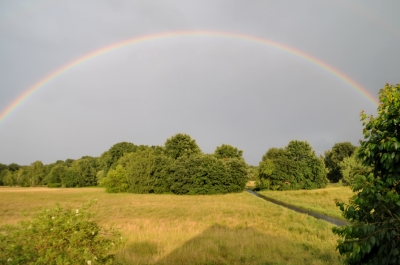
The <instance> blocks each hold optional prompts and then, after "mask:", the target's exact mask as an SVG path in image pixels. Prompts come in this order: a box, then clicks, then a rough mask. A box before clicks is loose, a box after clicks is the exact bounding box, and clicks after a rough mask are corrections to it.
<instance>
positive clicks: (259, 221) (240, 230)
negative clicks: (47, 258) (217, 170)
mask: <svg viewBox="0 0 400 265" xmlns="http://www.w3.org/2000/svg"><path fill="white" fill-rule="evenodd" d="M300 192H301V191H300ZM299 197H301V196H299ZM91 199H97V200H98V203H97V204H96V205H94V206H92V208H91V210H93V211H96V212H98V216H99V219H100V220H101V224H103V225H111V224H115V225H116V226H117V227H119V228H120V230H121V232H122V234H123V236H124V237H126V238H127V244H126V247H125V248H124V249H122V250H121V251H120V252H119V253H118V260H119V261H120V262H123V263H124V264H260V265H261V264H341V263H342V260H341V258H340V255H339V254H338V252H337V251H336V250H335V247H336V240H337V237H336V236H335V235H333V233H332V232H331V229H332V227H333V225H331V224H329V223H326V222H324V221H321V220H316V219H314V218H312V217H309V216H307V215H302V214H298V213H295V212H293V211H291V210H288V209H285V208H283V207H280V206H277V205H274V204H272V203H269V202H267V201H264V200H262V199H259V198H256V197H255V196H253V195H251V194H249V193H247V192H242V193H236V194H227V195H212V196H210V195H206V196H195V195H190V196H181V195H179V196H178V195H169V194H165V195H154V194H143V195H142V194H128V193H124V194H108V193H106V192H105V191H104V189H103V188H74V189H61V188H60V189H47V188H0V225H4V224H15V223H17V222H18V221H19V220H22V219H24V218H26V217H24V216H23V215H22V212H25V213H26V214H27V215H28V217H27V218H29V216H31V215H32V214H33V213H34V212H36V211H39V210H43V209H46V208H52V207H54V206H55V204H56V203H59V204H60V205H61V206H63V207H71V208H72V209H76V208H79V206H80V205H81V204H82V203H85V202H87V201H89V200H91Z"/></svg>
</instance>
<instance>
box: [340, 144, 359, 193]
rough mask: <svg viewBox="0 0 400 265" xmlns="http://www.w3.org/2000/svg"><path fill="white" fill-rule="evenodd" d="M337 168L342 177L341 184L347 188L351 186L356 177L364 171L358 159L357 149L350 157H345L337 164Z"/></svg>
mask: <svg viewBox="0 0 400 265" xmlns="http://www.w3.org/2000/svg"><path fill="white" fill-rule="evenodd" d="M339 167H340V173H341V174H342V176H343V178H342V183H343V184H344V185H348V186H353V184H354V181H355V178H356V176H357V175H360V174H363V173H364V170H365V169H364V167H363V165H362V162H361V160H360V159H359V158H358V149H356V150H355V151H354V153H353V154H352V155H351V156H349V157H345V158H344V159H343V161H342V162H340V163H339Z"/></svg>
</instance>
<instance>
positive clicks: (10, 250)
mask: <svg viewBox="0 0 400 265" xmlns="http://www.w3.org/2000/svg"><path fill="white" fill-rule="evenodd" d="M91 204H92V203H87V204H86V205H83V206H82V207H81V208H80V209H63V208H61V207H60V206H59V205H57V206H56V207H55V208H53V209H50V210H46V211H42V212H40V213H39V214H37V215H36V216H34V218H33V219H32V220H29V221H22V222H20V223H19V224H18V225H17V226H4V227H2V228H1V230H0V231H1V233H0V264H63V265H65V264H113V263H114V255H113V254H114V251H115V250H116V249H117V247H118V246H120V245H121V244H122V240H121V239H122V238H121V236H120V233H119V232H118V231H116V230H115V229H112V228H111V229H106V228H103V227H101V226H99V225H98V223H97V221H96V219H95V215H94V214H93V213H91V212H89V211H87V209H88V208H89V207H90V205H91Z"/></svg>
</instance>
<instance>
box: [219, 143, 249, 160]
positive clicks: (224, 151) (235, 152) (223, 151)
mask: <svg viewBox="0 0 400 265" xmlns="http://www.w3.org/2000/svg"><path fill="white" fill-rule="evenodd" d="M242 155H243V151H242V150H239V149H237V148H236V147H233V146H231V145H229V144H223V145H221V146H218V147H217V148H216V149H215V151H214V156H215V157H216V158H219V159H224V158H235V157H236V158H242Z"/></svg>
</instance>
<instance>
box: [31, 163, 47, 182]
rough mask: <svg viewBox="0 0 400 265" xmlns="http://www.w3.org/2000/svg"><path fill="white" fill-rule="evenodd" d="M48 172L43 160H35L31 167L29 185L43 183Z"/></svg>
mask: <svg viewBox="0 0 400 265" xmlns="http://www.w3.org/2000/svg"><path fill="white" fill-rule="evenodd" d="M45 174H46V168H45V167H44V165H43V163H42V161H39V160H38V161H35V162H33V163H32V164H31V166H30V167H29V173H28V175H29V186H31V187H33V186H37V185H39V184H42V181H43V179H44V177H45Z"/></svg>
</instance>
